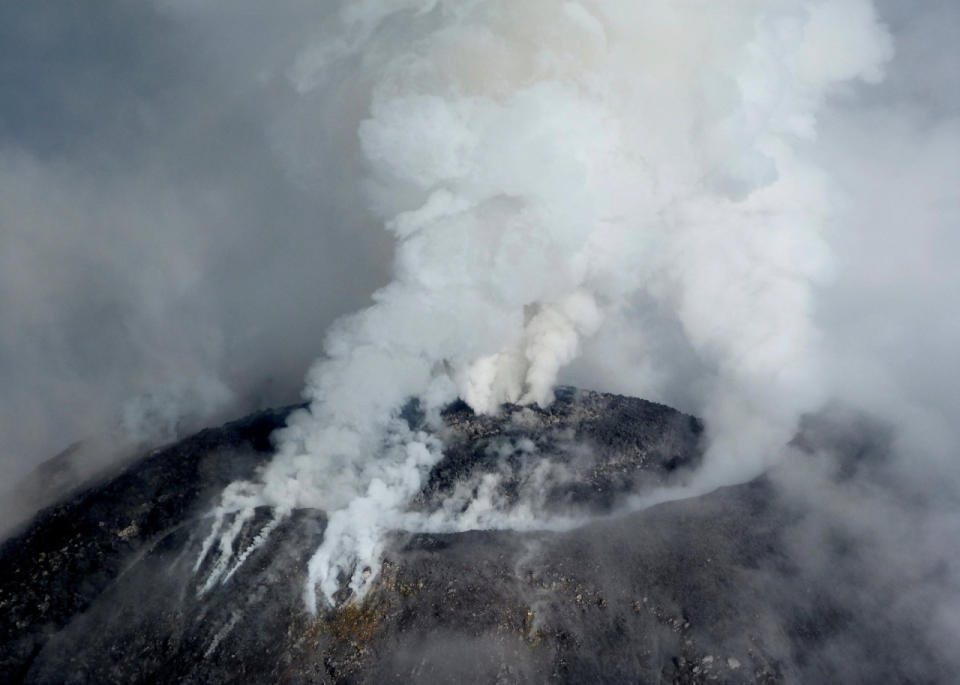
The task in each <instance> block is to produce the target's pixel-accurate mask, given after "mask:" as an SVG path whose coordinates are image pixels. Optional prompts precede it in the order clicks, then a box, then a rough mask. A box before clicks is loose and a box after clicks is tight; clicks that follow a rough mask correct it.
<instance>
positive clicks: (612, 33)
mask: <svg viewBox="0 0 960 685" xmlns="http://www.w3.org/2000/svg"><path fill="white" fill-rule="evenodd" d="M889 54H890V47H889V40H888V37H887V35H886V33H885V32H884V30H883V29H882V28H881V27H880V26H879V25H878V24H877V22H876V20H875V17H874V14H873V9H872V6H871V4H870V3H869V2H868V1H866V0H844V1H842V2H840V1H832V2H798V1H791V0H783V1H781V2H773V3H771V2H765V1H764V2H760V1H756V2H753V1H750V0H743V1H742V2H738V3H734V4H731V3H724V4H723V5H722V6H720V5H718V4H715V3H707V2H693V1H691V2H682V3H675V2H650V3H635V2H590V1H587V0H584V1H582V2H563V3H558V2H555V1H553V0H531V1H530V2H523V3H516V2H507V1H503V2H497V1H479V0H478V1H472V2H440V1H436V0H432V1H426V0H420V1H416V0H406V1H403V2H378V1H376V0H370V1H368V2H362V3H356V2H354V3H344V6H343V8H342V9H341V11H340V13H339V16H338V17H337V18H336V20H335V21H331V22H330V23H329V24H328V25H326V26H324V27H322V30H321V34H320V35H319V36H318V38H317V40H316V41H315V44H314V46H313V47H312V48H310V49H308V50H305V51H304V52H303V53H302V54H301V56H300V58H299V59H298V61H297V63H296V64H295V65H294V68H293V69H292V70H291V78H292V80H293V81H294V83H295V85H296V87H297V88H298V90H300V91H301V92H303V93H312V92H317V93H321V94H322V93H323V92H325V91H328V90H329V91H330V92H335V90H336V88H338V87H340V86H341V85H342V80H343V79H344V78H347V79H353V80H354V81H355V83H356V84H357V86H356V87H357V88H369V95H368V97H369V116H368V117H367V118H365V119H364V120H363V121H361V122H359V123H358V126H357V135H358V140H359V145H360V147H361V149H362V152H363V155H364V156H365V158H366V160H367V162H368V164H369V173H368V177H367V178H366V179H365V183H366V185H367V190H368V194H369V197H370V202H371V207H372V208H373V210H374V211H375V212H376V213H377V214H378V215H379V216H380V217H381V218H382V219H383V221H384V224H385V226H386V228H387V229H388V230H389V231H391V232H392V233H393V234H394V236H395V238H396V243H397V245H396V255H395V263H394V280H393V281H392V282H391V283H390V284H389V285H388V286H386V287H385V288H383V289H381V290H380V291H378V292H377V293H376V294H375V295H374V304H373V305H372V306H370V307H369V308H368V309H365V310H363V311H361V312H359V313H357V314H355V315H353V316H350V317H348V318H345V319H343V320H341V321H339V322H338V323H337V324H336V325H335V326H334V327H333V329H332V330H331V331H330V332H329V334H328V336H327V340H326V343H325V348H324V352H325V354H324V357H323V358H322V359H321V360H320V361H318V362H317V363H316V365H315V366H314V368H313V369H312V370H311V372H310V374H309V378H308V382H307V390H306V392H307V396H308V398H309V399H310V403H311V404H310V409H309V411H304V412H300V413H298V414H296V415H295V416H294V417H293V418H292V419H291V420H290V422H289V425H288V427H287V428H286V429H284V430H283V431H281V433H280V435H279V446H278V451H277V454H276V456H275V458H274V459H273V461H272V463H270V464H269V465H268V466H267V467H266V468H265V469H264V470H263V472H262V473H261V475H260V479H259V481H258V482H257V483H251V484H243V486H242V487H238V488H234V489H231V490H228V491H227V492H226V493H225V494H224V498H223V502H222V503H221V508H220V511H221V514H220V517H219V518H218V524H222V523H223V518H222V517H223V516H224V515H226V514H227V513H235V512H239V513H238V514H237V516H241V517H242V516H245V515H246V514H244V513H243V512H245V511H249V510H250V508H251V507H253V506H258V505H269V506H272V507H274V508H275V509H276V510H277V511H278V512H280V513H281V515H282V513H283V512H288V511H290V510H292V509H294V508H299V507H314V508H319V509H324V510H326V511H327V512H328V514H329V523H328V527H327V530H326V533H325V538H324V541H323V543H322V545H321V547H320V548H319V549H318V550H317V552H316V554H315V555H314V557H313V559H312V560H311V562H310V565H309V582H308V587H307V588H306V597H305V598H306V602H307V605H308V607H309V608H310V609H311V610H312V609H315V607H316V588H317V587H319V589H320V590H321V593H322V596H323V601H324V602H326V603H332V602H333V601H334V594H335V593H336V592H337V591H338V589H339V587H340V575H341V574H344V575H345V576H346V577H347V578H348V579H349V588H350V590H351V591H352V592H353V593H354V596H362V594H363V592H364V591H365V589H366V588H367V587H369V579H370V577H371V576H372V575H375V573H376V570H377V566H378V564H377V562H378V559H379V555H380V553H381V546H382V539H383V535H384V533H385V532H386V531H387V530H389V529H391V528H394V527H397V526H398V525H402V523H403V518H404V510H405V508H406V506H407V504H408V503H409V501H410V499H411V498H412V497H413V496H414V495H415V494H416V493H417V492H418V491H419V489H420V487H421V485H422V483H423V479H424V476H425V475H426V474H427V473H428V471H429V469H430V467H431V466H432V465H433V464H435V463H436V462H437V461H438V460H439V459H440V458H441V457H442V449H441V445H439V443H437V441H436V440H435V439H433V438H430V437H429V436H427V435H426V434H424V433H417V432H412V431H411V430H410V428H409V427H408V426H407V424H406V422H405V421H403V420H402V419H400V418H399V416H398V411H399V408H400V407H401V406H403V404H404V403H405V402H406V401H407V400H408V398H411V397H419V398H420V399H421V402H422V406H423V407H424V409H425V411H426V413H427V417H428V419H427V420H428V424H429V423H430V422H431V421H432V422H434V423H436V422H438V421H439V415H438V409H439V408H440V407H442V406H443V405H444V404H445V403H447V402H449V401H451V400H452V399H454V398H455V397H457V396H460V397H462V398H463V399H464V400H465V401H467V402H468V403H469V404H470V405H471V406H472V407H473V408H474V409H475V410H477V411H480V412H490V411H496V408H497V407H498V406H499V405H500V404H501V403H503V402H506V401H509V402H520V403H538V404H541V405H545V404H548V403H549V402H550V401H551V399H552V387H553V384H554V383H555V381H556V377H557V374H558V372H559V370H560V369H561V368H562V367H563V366H564V365H566V364H568V363H569V362H570V361H571V360H573V359H574V358H575V357H576V356H577V354H578V352H579V349H580V346H581V344H582V341H583V340H584V339H585V338H587V337H589V336H591V335H593V334H594V333H595V332H596V331H597V330H598V329H600V328H601V327H602V326H603V322H604V320H605V319H606V318H608V317H611V316H615V315H616V314H617V312H619V311H620V310H622V309H623V308H624V307H626V306H627V305H628V303H629V302H630V301H631V299H632V298H634V297H635V296H637V294H638V293H642V294H643V295H644V296H645V297H649V298H651V299H652V300H654V301H656V302H658V303H661V305H662V306H663V307H664V308H666V309H668V310H670V311H672V312H674V313H675V316H676V318H677V320H678V322H679V325H680V327H681V329H682V331H683V334H684V335H685V337H686V340H687V341H688V342H689V344H690V346H691V348H692V349H693V350H694V351H695V353H696V354H697V355H699V356H700V357H701V358H702V359H703V360H704V362H705V363H706V364H707V365H708V366H709V368H711V369H712V370H713V379H712V380H711V381H710V383H709V385H708V387H707V388H706V392H707V398H708V399H707V402H706V411H705V417H704V418H705V419H706V420H707V422H708V425H709V427H710V431H711V438H712V442H711V447H710V452H709V454H708V458H707V462H706V467H705V469H704V472H703V473H702V474H701V481H700V487H707V486H711V485H712V486H715V485H718V484H721V483H724V482H734V481H736V480H742V479H745V478H748V477H750V476H751V475H754V474H756V473H758V472H759V471H760V470H761V469H762V468H764V466H765V463H766V461H767V460H769V459H770V458H771V455H776V454H777V453H778V451H779V450H780V448H781V446H782V445H783V444H785V443H786V442H787V441H788V440H789V438H790V437H791V435H792V432H793V430H794V429H795V426H796V422H797V419H798V417H799V416H800V414H801V413H802V412H803V411H805V410H808V409H811V408H815V407H817V406H818V405H819V404H820V403H821V402H822V401H823V399H824V392H825V390H824V385H823V380H822V372H821V370H820V366H819V361H818V351H817V331H816V328H815V326H814V324H813V322H812V289H813V288H814V286H815V285H816V284H817V283H819V282H823V281H824V280H826V279H828V278H829V277H830V272H831V260H830V254H829V250H828V249H827V247H826V245H825V243H824V242H823V239H822V236H821V234H822V232H823V231H824V230H825V228H826V227H827V225H828V223H829V216H830V211H831V207H832V205H833V199H832V198H831V197H830V190H829V186H828V184H827V182H826V179H825V177H824V174H823V173H822V171H821V170H819V169H817V168H816V167H815V166H813V165H812V164H810V163H809V162H807V161H805V160H804V159H803V158H802V157H800V156H799V155H798V154H797V153H796V151H795V148H796V145H795V142H796V141H798V140H804V139H809V138H810V137H812V136H814V134H815V113H816V110H817V108H818V105H819V104H820V103H821V101H822V100H823V98H824V97H825V96H826V95H827V94H828V93H829V92H830V91H831V89H834V88H836V87H837V86H838V84H842V83H843V82H845V81H849V80H852V79H864V80H868V81H872V80H876V79H878V78H879V77H880V75H881V72H880V69H881V67H882V65H883V63H884V62H885V60H886V59H887V58H888V57H889ZM234 495H236V496H234ZM468 511H470V514H471V516H470V518H469V520H466V519H464V520H463V521H461V522H459V523H458V522H457V520H456V516H457V514H456V513H455V512H451V513H450V516H451V517H452V518H453V520H452V521H450V522H447V523H446V525H444V526H443V527H444V528H445V529H456V528H457V527H458V525H460V524H462V526H470V525H473V524H475V522H476V521H477V520H482V517H478V515H477V511H476V508H473V509H470V508H469V507H468ZM471 521H473V522H474V523H473V524H471ZM227 528H228V532H227V533H226V535H225V537H223V539H222V540H221V542H220V545H219V547H220V549H222V550H224V553H225V554H226V553H229V550H230V549H232V544H233V538H234V537H235V535H236V532H235V531H234V532H233V533H230V532H229V531H230V530H233V529H234V528H236V527H235V526H234V527H233V528H231V527H229V526H228V527H227ZM212 546H213V542H212V541H211V542H210V543H209V544H207V545H205V549H210V548H211V547H212ZM248 553H249V550H247V551H245V552H244V554H248ZM221 566H223V568H222V569H221V572H222V573H225V572H226V562H225V561H224V563H223V564H221Z"/></svg>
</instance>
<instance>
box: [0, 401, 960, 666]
mask: <svg viewBox="0 0 960 685" xmlns="http://www.w3.org/2000/svg"><path fill="white" fill-rule="evenodd" d="M292 409H293V408H286V409H282V410H276V411H268V412H262V413H258V414H255V415H252V416H250V417H247V418H245V419H242V420H240V421H237V422H234V423H229V424H227V425H225V426H223V427H221V428H216V429H208V430H204V431H202V432H200V433H198V434H197V435H195V436H193V437H191V438H189V439H187V440H184V441H182V442H179V443H177V444H174V445H171V446H169V447H166V448H164V449H161V450H156V451H154V452H152V453H150V454H147V455H145V456H144V457H143V458H142V459H140V460H137V461H134V462H132V463H130V464H129V465H127V466H126V467H124V469H123V470H122V471H121V472H120V473H118V474H115V475H114V476H113V477H111V478H110V479H108V480H106V481H105V482H100V483H98V484H95V485H92V486H90V487H88V488H87V489H84V490H81V491H79V492H76V493H75V494H73V495H71V496H69V497H68V498H67V499H65V500H64V501H61V502H60V503H59V504H56V505H54V506H52V507H49V508H47V509H45V510H43V511H42V512H40V513H39V514H38V515H37V516H36V517H35V518H34V519H33V520H32V521H31V522H30V523H29V524H27V525H26V526H22V527H21V528H20V529H19V530H18V531H16V532H15V533H14V534H13V536H12V537H9V538H8V539H7V540H6V541H5V542H4V543H3V544H2V546H0V682H4V683H19V682H27V683H130V682H159V683H172V682H187V683H190V682H193V683H208V682H216V683H221V682H237V683H259V682H269V683H277V682H280V683H392V682H393V683H410V682H425V683H443V682H465V683H522V682H529V683H543V682H556V683H587V682H609V683H625V682H632V683H779V682H810V683H814V682H818V683H819V682H865V683H866V682H931V683H932V682H949V681H950V677H949V676H950V672H949V666H948V664H945V663H943V661H942V657H941V655H940V654H939V652H937V651H936V650H934V649H933V648H932V647H930V645H929V644H928V640H927V638H926V637H925V634H924V631H923V630H922V621H923V617H922V616H915V615H914V614H912V613H911V612H908V611H907V612H904V611H897V612H893V611H890V610H889V607H888V604H887V602H886V601H884V600H882V599H881V600H878V593H879V592H880V591H885V592H890V591H892V590H893V588H876V587H870V586H869V582H868V581H866V580H864V579H863V578H862V576H861V575H860V569H861V568H862V566H861V564H860V563H859V561H860V555H859V553H858V544H859V543H858V541H857V540H856V539H853V538H851V537H849V536H845V535H844V533H843V531H842V530H838V531H836V534H835V536H833V538H831V542H830V545H829V546H828V547H827V548H822V547H818V550H819V552H820V553H821V554H822V555H823V556H822V558H820V559H819V560H818V563H817V564H816V565H810V564H807V563H805V562H804V559H803V558H802V557H803V555H798V553H797V539H798V534H799V533H798V532H802V531H803V530H804V525H805V521H807V520H808V518H809V516H810V511H809V510H808V509H807V508H806V507H805V505H804V504H803V502H802V501H799V500H797V499H796V498H789V497H786V496H783V495H782V494H781V493H780V492H779V490H778V486H777V485H776V483H775V481H774V480H772V479H771V478H770V477H768V476H764V477H761V478H759V479H757V480H754V481H752V482H750V483H746V484H743V485H739V486H735V487H729V488H724V489H720V490H717V491H714V492H712V493H710V494H707V495H704V496H701V497H697V498H691V499H686V500H681V501H676V502H669V503H665V504H661V505H658V506H655V507H651V508H649V509H646V510H643V511H639V512H635V513H630V514H617V511H618V504H619V503H620V502H622V501H623V498H624V497H625V496H626V495H627V494H628V493H635V492H642V491H644V490H645V489H648V488H650V487H653V486H656V485H662V484H668V483H675V482H682V481H683V479H684V478H685V477H686V474H687V473H688V472H689V470H690V469H692V468H693V467H695V466H696V465H697V463H698V461H699V459H700V455H701V451H700V450H701V445H700V440H701V434H702V430H703V429H702V426H701V424H700V423H699V422H698V421H697V420H696V419H694V418H692V417H689V416H686V415H683V414H681V413H679V412H676V411H674V410H672V409H670V408H668V407H664V406H662V405H656V404H652V403H650V402H645V401H643V400H639V399H632V398H625V397H618V396H612V395H602V394H598V393H589V392H579V391H574V390H572V389H569V388H566V389H562V390H561V391H560V392H559V393H558V398H557V401H556V402H555V403H554V405H553V406H552V407H551V408H550V409H549V410H540V409H521V408H519V407H505V408H504V411H503V412H502V413H501V414H500V415H499V416H496V417H489V416H476V415H474V414H473V413H472V412H471V411H470V410H469V409H468V408H467V407H466V406H465V405H462V404H458V405H454V406H451V407H450V408H449V409H448V410H447V411H446V413H445V423H446V426H447V427H446V429H445V431H444V434H443V439H444V443H445V445H446V450H445V455H446V456H445V458H444V460H443V461H442V462H440V463H439V464H438V465H437V466H436V467H434V469H433V471H432V473H431V474H430V477H429V479H428V482H427V483H426V485H425V487H424V489H423V491H422V492H421V494H420V496H419V497H418V498H417V501H415V502H414V503H413V506H414V507H419V508H423V509H429V508H431V507H433V506H436V505H437V503H438V502H440V501H442V500H443V499H444V498H445V497H449V496H450V493H451V492H453V491H454V490H455V489H456V487H457V485H458V484H464V483H467V484H469V483H470V482H472V481H473V480H476V478H477V475H478V474H483V473H497V474H499V478H500V480H499V481H498V487H499V488H500V489H501V490H502V494H503V496H504V498H505V500H506V501H510V499H511V498H520V497H522V496H524V494H523V493H524V492H525V488H524V487H521V486H523V484H524V482H525V479H527V478H528V476H529V473H530V468H531V464H536V463H540V462H542V461H543V460H551V461H552V462H553V463H555V464H557V465H559V466H562V471H563V473H564V477H563V478H561V479H553V480H551V481H550V485H549V488H548V489H547V491H546V492H542V493H540V495H542V496H541V498H540V500H539V504H540V506H542V507H543V508H544V509H545V510H548V511H552V510H556V511H564V510H568V509H576V510H577V511H581V512H586V513H590V514H593V515H595V518H594V519H593V520H592V522H591V523H588V524H587V525H584V526H582V527H578V528H575V529H573V530H569V531H566V532H543V531H534V532H522V533H521V532H512V531H506V530H501V531H471V532H463V533H455V534H442V535H441V534H423V533H421V534H411V533H404V532H401V531H397V532H396V533H394V534H393V535H392V537H391V539H390V541H389V542H390V544H389V547H388V552H387V554H386V557H385V559H384V561H383V566H382V569H381V570H380V573H379V575H378V577H377V579H376V581H375V584H374V587H373V589H372V590H371V591H370V592H369V593H368V595H367V596H366V597H365V598H364V599H363V601H360V602H343V603H342V604H341V605H340V606H338V607H337V608H334V609H329V610H327V611H325V612H321V613H319V614H318V615H316V616H314V615H311V614H310V613H309V612H307V611H306V610H305V608H304V605H303V601H302V594H303V592H302V591H303V584H304V578H305V572H306V563H307V560H308V559H309V557H310V555H311V553H312V552H313V550H314V549H315V548H316V546H317V545H318V544H319V541H320V540H321V539H322V536H323V531H324V526H325V515H324V513H323V512H322V511H304V510H301V511H297V512H295V514H294V515H293V516H291V517H290V518H288V519H286V520H284V522H283V523H282V524H280V526H279V528H277V530H276V531H275V532H274V533H273V534H272V535H271V536H270V537H269V538H268V540H267V542H266V543H265V544H264V545H263V546H262V547H260V548H258V549H257V550H256V551H255V552H254V553H253V554H252V555H251V557H250V558H249V559H248V560H247V562H246V563H245V564H244V565H243V566H242V567H240V569H239V571H238V572H237V573H236V574H235V575H234V576H233V577H232V578H231V579H230V580H229V581H228V582H226V583H224V584H222V585H218V586H216V587H214V589H213V590H211V591H210V592H208V593H206V594H203V595H202V596H200V595H199V594H198V588H199V585H200V583H201V582H202V579H203V569H201V572H200V573H196V572H194V569H193V566H194V563H195V562H196V559H197V557H198V554H199V550H200V546H201V543H202V540H203V538H204V536H206V534H207V533H208V532H209V526H210V519H209V517H208V516H207V515H208V513H209V510H210V507H211V506H212V503H213V502H214V501H215V500H216V497H217V496H218V494H219V493H220V491H221V490H222V488H223V487H224V486H226V485H227V484H228V483H230V482H231V481H233V480H235V479H240V478H249V477H251V476H253V474H254V472H255V469H256V467H257V466H258V465H259V464H261V463H263V462H264V461H265V460H267V459H269V455H270V451H271V443H270V434H271V433H272V431H273V430H274V429H276V428H277V427H279V426H281V425H282V424H283V422H284V419H285V417H286V416H287V414H288V413H289V412H290V411H291V410H292ZM408 414H409V418H408V420H409V421H411V423H416V422H417V421H418V420H419V417H418V416H417V412H416V408H415V407H412V408H408ZM814 428H816V427H815V426H814ZM832 439H834V436H831V434H830V431H825V430H813V429H811V430H809V431H808V435H806V437H804V438H803V439H801V440H799V441H798V445H800V447H802V448H803V449H806V450H807V451H810V450H811V449H812V448H811V444H812V442H815V441H816V440H832ZM845 439H846V438H845ZM871 450H873V451H876V450H875V449H874V448H871V447H870V446H869V445H868V446H867V448H864V446H863V444H862V442H856V443H855V444H854V443H850V444H847V443H843V445H842V449H841V450H840V453H842V455H846V456H845V458H846V459H847V461H846V462H844V467H843V468H856V465H854V466H850V465H849V464H850V463H851V462H850V460H851V459H852V460H854V461H856V460H863V459H869V458H870V454H871V453H872V452H871ZM798 454H802V451H798ZM851 455H852V456H851ZM559 466H558V468H559ZM269 515H270V513H269V512H268V511H262V512H260V513H259V516H258V517H255V519H254V520H253V521H251V522H250V523H249V525H247V526H246V528H245V530H244V533H243V535H241V536H240V539H239V540H238V541H237V546H238V549H239V548H243V547H245V546H246V544H247V543H248V542H249V539H250V537H251V536H253V535H255V534H256V532H257V531H258V530H260V528H262V525H263V522H264V521H266V520H267V519H268V518H269ZM865 583H866V586H864V584H865Z"/></svg>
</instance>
